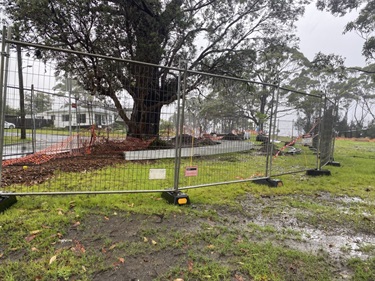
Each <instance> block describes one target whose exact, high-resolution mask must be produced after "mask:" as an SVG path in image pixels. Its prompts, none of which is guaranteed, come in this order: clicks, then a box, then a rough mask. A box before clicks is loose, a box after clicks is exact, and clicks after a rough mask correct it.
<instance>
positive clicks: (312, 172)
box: [306, 169, 331, 177]
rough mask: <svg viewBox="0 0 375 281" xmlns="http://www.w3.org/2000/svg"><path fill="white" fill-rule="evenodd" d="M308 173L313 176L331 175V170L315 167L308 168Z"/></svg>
mask: <svg viewBox="0 0 375 281" xmlns="http://www.w3.org/2000/svg"><path fill="white" fill-rule="evenodd" d="M306 175H308V176H313V177H316V176H330V175H331V171H329V170H317V169H313V170H307V171H306Z"/></svg>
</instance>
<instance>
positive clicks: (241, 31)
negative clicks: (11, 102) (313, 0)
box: [4, 0, 306, 135]
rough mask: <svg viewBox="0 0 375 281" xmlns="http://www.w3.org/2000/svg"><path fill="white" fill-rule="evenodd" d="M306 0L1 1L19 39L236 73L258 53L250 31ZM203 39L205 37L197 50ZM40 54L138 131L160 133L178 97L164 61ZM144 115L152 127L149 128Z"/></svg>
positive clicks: (291, 18)
mask: <svg viewBox="0 0 375 281" xmlns="http://www.w3.org/2000/svg"><path fill="white" fill-rule="evenodd" d="M305 4H306V1H303V0H299V1H283V2H280V3H276V2H275V1H272V3H266V2H263V1H227V0H222V1H210V0H206V1H188V2H186V1H180V0H173V1H154V0H147V1H141V2H138V1H120V2H119V1H91V2H90V1H89V2H88V1H82V0H80V1H73V0H64V1H62V0H61V1H17V2H14V1H5V5H4V7H5V13H6V14H7V16H8V17H9V19H10V21H12V22H13V23H14V25H15V30H16V36H17V38H19V39H21V40H24V41H28V42H32V43H42V44H46V45H53V46H56V45H58V46H62V47H64V48H67V49H69V50H75V51H84V52H87V51H89V52H92V53H95V54H102V55H109V56H113V57H116V58H125V59H131V60H137V61H141V62H147V63H152V64H161V65H163V66H168V67H169V66H174V67H176V66H177V65H178V62H179V59H180V58H183V59H185V60H187V61H189V62H190V63H189V69H192V70H199V71H207V72H212V73H223V71H224V72H225V73H229V72H230V73H232V74H236V75H238V74H239V73H243V70H244V67H248V66H249V65H246V66H245V64H238V62H242V61H243V60H241V58H246V59H247V61H249V59H250V60H251V58H253V57H254V53H255V51H254V50H253V43H254V40H253V39H252V38H253V37H254V36H253V35H254V34H256V35H257V36H256V37H257V38H259V36H260V35H261V36H262V37H264V38H270V37H274V34H275V33H277V32H278V30H277V28H278V27H281V26H283V27H289V26H292V24H293V23H294V22H295V21H296V20H297V19H298V18H299V17H300V16H301V15H302V14H303V11H304V10H303V6H304V5H305ZM283 32H284V30H283ZM113 38H115V40H114V39H113ZM201 38H204V40H206V42H207V44H205V47H203V48H201V49H198V48H197V47H196V46H197V45H196V44H197V41H198V40H199V39H201ZM36 53H38V55H37V58H42V59H43V60H48V59H51V58H53V59H54V60H56V61H57V62H58V65H59V66H58V69H57V71H58V72H64V73H67V74H69V75H70V77H75V78H76V79H77V82H78V83H79V84H80V85H81V86H82V87H83V88H84V89H85V90H87V91H88V92H90V93H91V94H93V95H100V96H107V97H110V98H111V99H112V100H113V102H114V103H115V105H116V107H117V108H118V110H119V113H120V115H121V118H122V119H123V120H124V122H126V123H127V125H128V126H129V133H131V134H134V135H143V134H146V135H157V134H158V133H159V131H158V129H159V120H160V113H161V108H162V106H163V105H166V104H169V103H172V102H173V101H175V100H176V99H177V79H178V77H176V76H175V74H173V75H168V74H167V73H166V71H159V70H160V69H159V68H153V67H149V68H147V69H144V70H141V71H139V69H138V68H137V67H133V66H131V65H129V64H125V63H120V62H118V61H104V60H100V59H89V58H87V57H85V56H82V55H77V56H75V55H66V54H62V53H56V52H48V51H43V52H41V51H40V50H37V51H36ZM146 76H147V79H144V78H145V77H146ZM198 82H199V81H196V80H195V79H191V80H189V85H187V86H188V89H189V90H193V89H196V88H197V85H199V83H198ZM150 85H152V87H151V89H152V90H150V89H149V88H148V86H150ZM124 91H126V92H127V93H129V95H130V96H131V97H132V98H133V100H134V110H133V115H132V116H131V118H129V117H128V116H126V114H125V113H124V110H123V108H122V105H121V102H120V100H119V97H120V95H121V93H123V92H124ZM150 100H152V102H151V103H150V102H149V101H150ZM150 112H152V114H151V113H150ZM141 122H142V123H147V124H150V126H147V127H146V128H145V127H144V126H141V125H140V123H141Z"/></svg>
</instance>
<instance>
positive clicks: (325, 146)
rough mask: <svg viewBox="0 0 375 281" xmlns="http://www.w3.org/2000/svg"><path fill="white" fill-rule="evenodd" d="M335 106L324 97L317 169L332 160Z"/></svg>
mask: <svg viewBox="0 0 375 281" xmlns="http://www.w3.org/2000/svg"><path fill="white" fill-rule="evenodd" d="M335 112H336V107H335V104H334V102H333V101H331V100H330V99H328V98H325V107H324V111H323V116H322V121H321V129H320V134H321V137H320V145H319V152H320V154H319V156H320V157H319V160H320V161H319V169H321V168H322V167H323V166H325V165H327V164H328V163H329V162H331V161H333V150H334V139H335V132H334V119H335V117H336V114H335Z"/></svg>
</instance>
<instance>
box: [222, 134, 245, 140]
mask: <svg viewBox="0 0 375 281" xmlns="http://www.w3.org/2000/svg"><path fill="white" fill-rule="evenodd" d="M222 140H232V141H238V140H243V138H241V137H240V136H237V135H235V134H232V133H230V134H226V135H225V136H224V137H223V138H222Z"/></svg>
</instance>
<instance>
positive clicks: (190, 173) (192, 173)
mask: <svg viewBox="0 0 375 281" xmlns="http://www.w3.org/2000/svg"><path fill="white" fill-rule="evenodd" d="M196 176H198V166H190V167H186V168H185V177H196Z"/></svg>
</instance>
